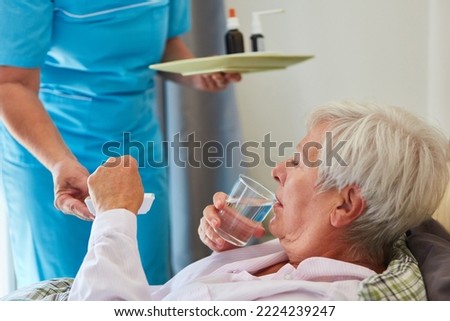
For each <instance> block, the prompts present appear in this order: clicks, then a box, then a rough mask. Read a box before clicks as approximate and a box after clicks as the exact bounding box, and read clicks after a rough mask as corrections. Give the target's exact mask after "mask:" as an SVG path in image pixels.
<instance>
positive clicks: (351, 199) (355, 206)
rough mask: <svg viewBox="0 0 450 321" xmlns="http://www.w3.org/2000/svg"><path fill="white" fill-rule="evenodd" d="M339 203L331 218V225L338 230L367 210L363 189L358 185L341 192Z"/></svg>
mask: <svg viewBox="0 0 450 321" xmlns="http://www.w3.org/2000/svg"><path fill="white" fill-rule="evenodd" d="M339 195H340V197H339V200H340V201H339V202H338V204H337V205H336V208H335V209H334V211H333V213H332V214H331V217H330V223H331V225H333V226H334V227H336V228H341V227H344V226H347V225H349V224H350V223H352V222H353V221H354V220H356V219H357V218H358V217H359V216H360V215H361V214H363V213H364V210H365V209H366V202H365V200H364V198H363V197H362V195H361V189H360V188H359V187H358V186H356V185H350V186H347V187H345V188H344V189H342V190H341V191H340V192H339Z"/></svg>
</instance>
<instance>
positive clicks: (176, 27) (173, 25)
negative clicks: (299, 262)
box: [168, 0, 191, 39]
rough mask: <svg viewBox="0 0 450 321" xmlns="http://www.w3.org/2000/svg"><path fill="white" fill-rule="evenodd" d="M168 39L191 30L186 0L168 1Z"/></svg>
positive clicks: (189, 9) (189, 11) (188, 7)
mask: <svg viewBox="0 0 450 321" xmlns="http://www.w3.org/2000/svg"><path fill="white" fill-rule="evenodd" d="M169 5H170V11H169V32H168V39H170V38H174V37H176V36H179V35H181V34H183V33H185V32H187V31H189V29H190V28H191V8H190V1H188V0H170V4H169Z"/></svg>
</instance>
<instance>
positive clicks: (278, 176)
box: [272, 161, 287, 184]
mask: <svg viewBox="0 0 450 321" xmlns="http://www.w3.org/2000/svg"><path fill="white" fill-rule="evenodd" d="M286 162H287V161H284V162H280V163H278V164H277V165H276V166H275V167H274V168H273V169H272V177H273V178H274V179H275V181H277V183H280V184H283V182H284V178H285V176H286Z"/></svg>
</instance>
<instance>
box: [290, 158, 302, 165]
mask: <svg viewBox="0 0 450 321" xmlns="http://www.w3.org/2000/svg"><path fill="white" fill-rule="evenodd" d="M299 164H300V159H299V158H298V157H293V158H291V159H290V160H289V161H288V167H296V166H298V165H299Z"/></svg>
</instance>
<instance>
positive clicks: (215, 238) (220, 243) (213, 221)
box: [198, 192, 266, 252]
mask: <svg viewBox="0 0 450 321" xmlns="http://www.w3.org/2000/svg"><path fill="white" fill-rule="evenodd" d="M226 201H227V194H225V193H222V192H218V193H215V194H214V196H213V204H211V205H208V206H207V207H205V209H204V210H203V217H202V219H201V220H200V226H199V227H198V234H199V236H200V239H201V240H202V242H203V243H204V244H205V245H206V246H207V247H209V248H210V249H211V250H213V251H216V252H221V251H227V250H231V249H234V248H237V247H238V246H236V245H233V244H231V243H228V242H227V241H225V240H224V239H223V238H222V237H221V236H220V235H219V234H217V232H216V229H218V228H220V225H221V218H220V211H222V210H223V209H224V208H225V206H226ZM265 232H266V231H265V229H264V227H263V226H262V224H260V225H258V226H257V227H256V229H255V231H254V232H253V236H254V237H257V238H260V237H263V236H264V234H265Z"/></svg>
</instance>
